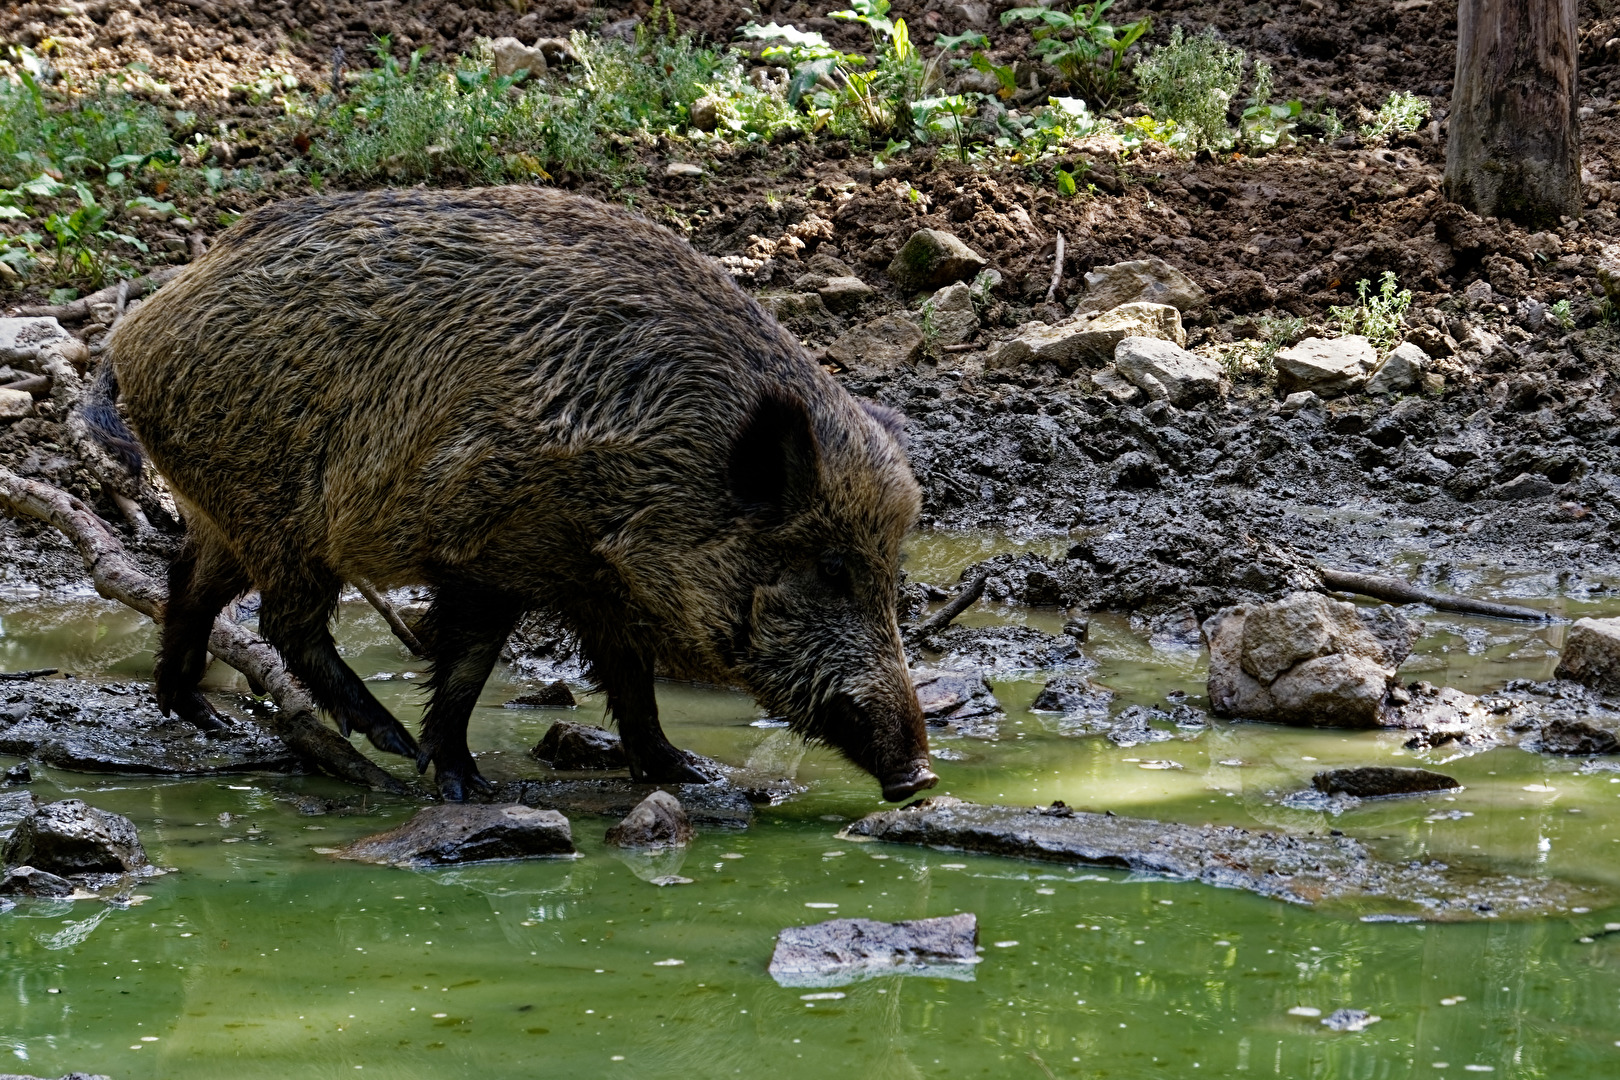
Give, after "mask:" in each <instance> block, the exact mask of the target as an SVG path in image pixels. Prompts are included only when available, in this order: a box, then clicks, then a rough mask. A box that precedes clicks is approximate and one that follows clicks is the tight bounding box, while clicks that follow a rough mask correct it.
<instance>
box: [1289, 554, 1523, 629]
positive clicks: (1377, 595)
mask: <svg viewBox="0 0 1620 1080" xmlns="http://www.w3.org/2000/svg"><path fill="white" fill-rule="evenodd" d="M1317 573H1318V574H1319V575H1320V576H1321V578H1322V585H1323V587H1324V588H1326V589H1329V590H1331V591H1333V592H1348V593H1359V594H1360V595H1362V596H1370V597H1372V598H1373V599H1374V600H1384V601H1387V602H1388V603H1391V604H1428V605H1429V606H1430V607H1432V608H1434V609H1435V610H1436V611H1457V612H1461V613H1463V614H1466V615H1483V616H1485V617H1486V618H1491V619H1524V620H1527V621H1530V622H1546V621H1547V620H1548V619H1550V618H1551V616H1550V615H1548V614H1547V613H1546V612H1545V611H1537V610H1536V609H1535V608H1527V607H1518V606H1517V605H1514V604H1496V603H1492V602H1491V601H1489V600H1475V599H1473V598H1471V597H1467V596H1447V595H1446V594H1444V593H1437V592H1430V591H1429V590H1428V589H1420V588H1418V587H1417V586H1416V585H1413V584H1411V583H1410V582H1406V581H1402V580H1401V579H1400V578H1392V577H1382V576H1380V575H1377V574H1356V573H1351V572H1349V571H1346V570H1329V569H1328V568H1327V567H1325V566H1324V567H1318V568H1317Z"/></svg>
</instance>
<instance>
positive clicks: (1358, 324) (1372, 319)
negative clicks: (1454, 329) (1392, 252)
mask: <svg viewBox="0 0 1620 1080" xmlns="http://www.w3.org/2000/svg"><path fill="white" fill-rule="evenodd" d="M1398 285H1399V283H1398V282H1397V281H1396V279H1395V273H1394V271H1391V270H1385V271H1384V273H1383V276H1382V277H1380V278H1379V280H1378V292H1377V294H1373V292H1372V282H1370V281H1368V280H1367V279H1366V278H1362V279H1361V280H1360V281H1359V282H1357V283H1356V301H1357V302H1356V303H1355V304H1353V305H1346V306H1344V307H1339V306H1334V307H1330V308H1328V318H1330V319H1332V320H1333V321H1335V322H1337V323H1338V324H1339V330H1340V332H1341V333H1345V334H1360V335H1362V336H1363V337H1365V338H1367V340H1369V341H1371V342H1372V343H1373V345H1374V346H1376V347H1377V348H1378V351H1379V352H1384V351H1386V350H1388V349H1392V348H1394V347H1395V346H1396V345H1397V344H1399V343H1400V339H1401V320H1402V319H1403V318H1404V317H1405V315H1406V309H1407V308H1409V307H1411V306H1412V292H1411V290H1410V289H1399V291H1397V288H1398Z"/></svg>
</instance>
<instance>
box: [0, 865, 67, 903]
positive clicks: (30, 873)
mask: <svg viewBox="0 0 1620 1080" xmlns="http://www.w3.org/2000/svg"><path fill="white" fill-rule="evenodd" d="M72 895H73V882H71V881H69V880H68V879H67V878H64V877H58V876H57V875H55V874H52V873H50V872H48V871H45V870H40V869H37V868H35V867H32V866H26V865H25V866H13V867H9V868H8V869H7V870H6V873H5V877H4V878H0V896H47V897H48V896H72Z"/></svg>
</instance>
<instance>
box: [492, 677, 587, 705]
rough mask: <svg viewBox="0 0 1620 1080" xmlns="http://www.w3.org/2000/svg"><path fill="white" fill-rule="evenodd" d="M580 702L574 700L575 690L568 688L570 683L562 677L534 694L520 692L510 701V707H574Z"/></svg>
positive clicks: (508, 703)
mask: <svg viewBox="0 0 1620 1080" xmlns="http://www.w3.org/2000/svg"><path fill="white" fill-rule="evenodd" d="M578 704H579V702H577V701H575V700H574V692H573V691H572V690H570V689H568V684H567V683H565V682H563V681H562V680H561V679H557V680H556V681H554V682H549V683H547V684H546V685H545V686H542V687H541V688H540V689H539V690H537V691H535V692H534V693H532V694H519V695H518V696H517V697H515V698H513V699H512V700H511V701H508V702H507V703H506V705H505V706H504V707H505V708H508V709H572V708H574V707H575V706H577V705H578Z"/></svg>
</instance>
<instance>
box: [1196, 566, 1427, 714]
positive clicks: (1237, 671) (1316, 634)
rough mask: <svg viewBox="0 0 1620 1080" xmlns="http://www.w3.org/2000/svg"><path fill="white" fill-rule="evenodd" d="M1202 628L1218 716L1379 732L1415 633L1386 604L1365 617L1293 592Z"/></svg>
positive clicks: (1226, 611) (1224, 612)
mask: <svg viewBox="0 0 1620 1080" xmlns="http://www.w3.org/2000/svg"><path fill="white" fill-rule="evenodd" d="M1203 631H1204V639H1205V641H1206V642H1207V643H1208V645H1209V699H1210V704H1211V706H1212V707H1213V708H1214V710H1215V712H1216V713H1217V714H1218V715H1221V716H1235V717H1241V718H1243V719H1248V720H1266V721H1272V722H1276V723H1284V724H1301V725H1307V726H1322V727H1375V726H1377V725H1378V724H1379V723H1381V722H1382V720H1383V719H1384V716H1385V713H1386V710H1387V706H1388V698H1389V691H1390V690H1391V689H1392V688H1393V687H1394V686H1395V669H1396V668H1397V667H1399V666H1400V663H1401V661H1402V660H1404V659H1405V658H1406V654H1407V652H1408V651H1409V650H1410V649H1411V647H1412V643H1413V642H1414V641H1415V640H1416V639H1417V635H1418V632H1419V627H1418V625H1417V624H1415V623H1413V622H1411V621H1410V620H1408V619H1406V618H1405V617H1404V616H1403V615H1401V614H1400V613H1399V612H1397V611H1396V610H1395V609H1394V608H1392V607H1388V606H1385V607H1380V608H1378V609H1376V610H1375V611H1373V612H1371V613H1367V612H1364V611H1363V610H1362V609H1360V608H1357V607H1355V606H1354V605H1353V604H1347V603H1343V602H1341V601H1337V600H1330V599H1328V598H1327V597H1326V596H1323V595H1322V594H1321V593H1315V592H1296V593H1292V594H1290V595H1289V596H1287V597H1285V598H1283V599H1282V600H1279V601H1277V602H1276V603H1271V604H1257V605H1252V606H1247V605H1240V606H1238V607H1230V608H1222V609H1221V610H1220V611H1218V612H1216V613H1215V614H1214V615H1212V616H1210V618H1209V619H1208V620H1207V621H1206V622H1205V623H1204V627H1203Z"/></svg>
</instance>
